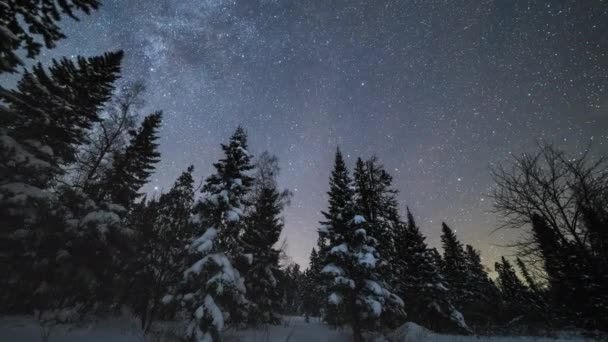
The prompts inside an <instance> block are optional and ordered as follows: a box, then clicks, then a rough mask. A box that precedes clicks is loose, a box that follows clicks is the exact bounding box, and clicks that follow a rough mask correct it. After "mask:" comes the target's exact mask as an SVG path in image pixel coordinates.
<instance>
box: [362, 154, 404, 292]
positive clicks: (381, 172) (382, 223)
mask: <svg viewBox="0 0 608 342" xmlns="http://www.w3.org/2000/svg"><path fill="white" fill-rule="evenodd" d="M353 176H354V188H355V195H356V196H355V198H356V200H355V201H356V203H355V204H356V206H357V208H358V211H359V212H360V213H361V215H363V216H364V217H365V219H366V220H367V221H368V224H369V225H370V229H371V231H370V234H371V235H372V236H373V237H374V238H376V239H377V240H378V251H379V252H380V253H381V254H382V255H383V256H384V258H385V260H386V261H387V263H388V264H389V265H387V272H388V274H387V276H389V277H390V276H391V274H393V272H392V270H391V264H392V259H393V257H394V256H395V254H396V251H395V231H396V230H397V229H398V226H399V225H401V218H400V215H399V208H398V203H397V199H396V195H397V190H395V189H393V187H392V182H393V178H392V177H391V175H389V174H388V172H386V170H385V169H384V167H383V166H382V165H380V164H379V163H378V160H377V158H376V157H372V158H370V159H369V160H367V161H363V160H362V159H361V158H359V159H357V162H356V165H355V172H354V175H353ZM390 280H391V281H392V280H393V279H390Z"/></svg>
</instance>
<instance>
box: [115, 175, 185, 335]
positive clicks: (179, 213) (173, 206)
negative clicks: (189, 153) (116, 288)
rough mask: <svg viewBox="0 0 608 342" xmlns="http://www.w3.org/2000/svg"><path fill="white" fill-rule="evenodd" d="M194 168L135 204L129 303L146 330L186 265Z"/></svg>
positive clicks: (162, 310)
mask: <svg viewBox="0 0 608 342" xmlns="http://www.w3.org/2000/svg"><path fill="white" fill-rule="evenodd" d="M193 170H194V167H193V166H190V167H188V169H187V170H186V171H185V172H183V173H182V174H181V175H180V176H179V178H178V179H177V180H176V181H175V183H174V185H173V187H172V188H171V190H169V192H167V193H163V194H161V195H160V197H159V198H158V199H153V200H151V201H148V202H146V201H145V199H144V200H143V201H142V202H141V203H139V204H137V205H135V207H134V209H133V210H132V211H131V213H130V215H129V221H130V222H129V227H131V228H132V229H134V230H135V231H136V232H137V233H138V237H137V238H138V239H137V251H136V253H137V254H136V261H135V262H133V263H132V264H130V265H128V267H127V272H128V273H129V274H130V278H131V279H130V281H129V290H130V291H128V292H127V295H128V300H127V301H128V303H129V304H130V305H131V306H132V307H133V308H134V311H135V314H136V315H137V316H138V317H139V318H140V320H141V328H142V330H144V331H147V329H148V327H149V326H150V323H151V322H152V321H154V319H156V318H157V317H158V316H159V315H160V314H161V313H163V312H166V311H167V310H166V308H165V307H163V306H161V305H160V304H161V303H160V299H161V298H162V297H163V296H164V295H165V294H166V293H167V292H168V291H169V292H171V291H174V290H175V289H174V288H172V286H174V285H175V284H176V283H177V282H179V281H180V280H181V276H182V270H183V269H184V268H185V267H186V265H185V260H184V258H185V253H184V251H183V246H184V243H185V242H186V241H187V239H188V238H189V237H190V234H191V231H190V223H189V221H190V215H191V212H192V205H193V202H194V188H193V186H194V180H193V178H192V172H193Z"/></svg>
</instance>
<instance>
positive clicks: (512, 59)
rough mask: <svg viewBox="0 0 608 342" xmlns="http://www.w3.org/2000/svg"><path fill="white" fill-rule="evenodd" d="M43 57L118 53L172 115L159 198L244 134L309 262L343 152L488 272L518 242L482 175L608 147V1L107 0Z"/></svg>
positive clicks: (292, 241)
mask: <svg viewBox="0 0 608 342" xmlns="http://www.w3.org/2000/svg"><path fill="white" fill-rule="evenodd" d="M63 26H64V28H65V31H66V34H67V36H68V39H66V40H64V41H62V42H61V43H59V45H58V48H57V49H54V50H52V51H47V52H45V57H44V58H51V57H58V56H62V55H76V54H82V55H94V54H100V53H102V52H104V51H107V50H114V49H124V50H125V52H126V59H125V63H124V79H125V80H133V79H142V80H144V81H145V82H146V83H147V86H148V91H147V96H146V100H147V108H148V109H149V110H152V109H162V110H164V112H165V124H164V127H163V129H162V140H161V144H162V147H161V152H162V154H163V161H162V162H161V164H160V165H159V167H158V171H157V173H156V174H155V175H154V177H153V182H152V184H151V185H150V187H149V190H150V191H154V187H157V189H167V188H168V187H169V186H170V185H171V183H172V182H173V180H174V179H175V178H176V177H177V176H178V175H179V173H180V172H181V171H182V170H183V169H185V168H186V167H187V165H188V164H190V163H192V164H194V166H195V168H196V174H197V175H198V176H199V177H202V176H206V175H208V174H209V173H210V172H211V164H212V163H213V162H214V161H215V160H216V159H217V158H218V157H219V154H220V148H219V143H220V142H223V141H225V140H226V138H227V137H228V136H229V135H230V133H231V132H232V131H233V130H234V129H235V127H236V126H237V125H239V124H241V125H243V126H244V127H245V128H246V129H247V130H248V132H249V134H250V145H251V146H250V151H251V152H252V153H255V154H259V153H261V152H262V151H263V150H269V151H271V152H273V153H275V154H277V155H278V156H279V158H280V161H281V165H282V167H283V174H282V179H281V182H282V184H283V185H284V186H285V187H287V188H290V189H291V190H292V191H293V192H294V193H295V197H294V200H293V203H292V206H291V207H290V208H289V209H288V210H287V212H286V215H285V216H286V229H285V232H284V236H285V237H287V239H288V243H289V249H288V251H289V253H290V254H291V255H292V257H293V258H294V260H295V261H297V262H300V263H303V264H305V263H306V262H307V258H308V253H309V252H310V250H311V248H312V247H313V245H314V242H315V240H316V229H317V227H318V223H317V222H318V221H319V219H320V215H319V211H320V210H321V209H323V208H324V207H325V206H326V197H325V192H326V191H327V188H328V185H327V183H328V177H329V172H330V169H331V165H332V161H333V154H334V151H335V148H336V145H340V146H341V148H342V150H343V152H344V153H345V154H346V155H347V156H348V157H349V161H350V162H354V159H355V158H356V157H358V156H362V157H365V158H367V157H369V156H371V155H372V154H376V155H377V156H378V157H379V158H380V160H381V162H383V163H384V165H385V166H386V168H387V169H388V170H389V171H390V172H391V173H392V174H393V176H394V178H395V186H396V188H398V189H399V190H400V191H401V193H400V196H399V198H400V200H401V205H402V207H403V208H405V206H406V205H408V206H410V208H411V209H412V210H413V212H414V214H415V215H416V217H417V219H418V223H419V224H420V225H421V227H422V230H423V232H424V233H425V234H426V235H427V236H428V237H429V240H428V241H429V242H430V243H431V244H432V245H435V246H437V245H438V243H439V239H438V237H439V233H440V223H441V221H443V220H445V221H446V222H447V223H448V224H449V225H451V226H452V228H454V229H456V230H457V234H458V236H459V237H460V238H461V239H462V240H463V241H464V242H466V243H471V244H473V245H475V246H476V247H477V248H479V249H481V250H482V255H483V256H484V257H485V260H486V262H487V263H488V264H490V263H491V262H492V261H493V260H495V259H496V258H497V257H499V255H500V254H502V253H507V254H508V253H510V252H509V251H508V250H504V249H498V248H495V247H493V246H492V244H504V243H506V241H508V240H509V239H511V238H512V237H513V236H515V234H513V233H509V232H498V233H494V234H492V235H491V234H490V233H491V231H492V230H493V229H494V228H495V227H496V218H495V217H494V216H493V215H491V214H489V213H487V210H489V209H490V208H491V199H490V198H488V197H487V193H488V192H489V190H490V189H491V186H492V182H491V180H490V177H489V174H488V169H489V167H490V165H492V164H493V163H498V162H502V161H505V160H507V159H508V158H509V154H510V153H522V152H523V151H525V150H528V149H530V148H533V147H534V142H535V140H536V139H543V140H546V141H549V142H552V143H555V144H556V145H557V146H559V147H562V148H565V149H567V150H569V151H577V150H580V149H581V147H582V146H585V145H586V144H587V143H588V142H589V141H591V140H592V141H593V142H594V148H595V149H596V150H597V151H603V152H606V151H607V150H608V148H607V147H608V110H607V109H608V56H607V53H608V4H607V3H606V1H598V0H589V1H547V2H546V3H542V2H541V1H501V0H496V1H434V0H424V1H407V0H402V1H375V0H373V1H372V0H370V1H327V0H314V1H304V0H302V1H287V0H276V1H272V0H261V1H255V0H247V1H236V2H235V1H223V0H206V1H202V0H180V1H168V0H135V1H131V0H129V1H110V0H106V1H104V5H103V7H102V9H101V10H100V11H98V12H96V13H93V15H92V16H90V17H85V18H82V20H81V22H80V23H75V22H70V21H66V22H65V23H64V25H63Z"/></svg>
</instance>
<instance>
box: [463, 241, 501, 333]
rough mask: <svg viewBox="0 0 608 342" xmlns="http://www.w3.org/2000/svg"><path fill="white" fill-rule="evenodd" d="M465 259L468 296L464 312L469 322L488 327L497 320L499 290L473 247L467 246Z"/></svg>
mask: <svg viewBox="0 0 608 342" xmlns="http://www.w3.org/2000/svg"><path fill="white" fill-rule="evenodd" d="M465 257H466V269H467V273H466V284H465V288H466V291H467V294H468V296H467V299H466V301H465V303H463V307H462V311H463V313H464V314H465V316H466V317H467V320H468V321H470V322H474V323H475V324H478V325H479V324H483V325H488V324H490V323H493V320H494V319H495V318H496V317H495V316H496V312H495V310H496V308H495V307H493V305H495V304H496V303H498V302H500V296H499V292H498V289H497V288H496V285H494V282H493V281H492V280H491V279H490V277H489V276H488V273H487V272H486V270H485V267H484V266H483V265H482V263H481V255H480V253H479V252H478V251H477V250H475V248H473V246H471V245H466V250H465Z"/></svg>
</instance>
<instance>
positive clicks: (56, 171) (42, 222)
mask: <svg viewBox="0 0 608 342" xmlns="http://www.w3.org/2000/svg"><path fill="white" fill-rule="evenodd" d="M121 59H122V52H116V53H108V54H105V55H103V56H100V57H93V58H82V57H79V58H78V59H77V60H76V61H75V62H74V61H71V60H68V59H62V60H61V61H53V64H52V66H51V67H50V68H49V69H48V71H47V70H45V69H44V68H43V67H42V66H41V65H38V66H35V67H34V68H33V70H32V71H31V72H26V73H24V75H23V77H22V78H21V80H20V81H19V82H18V84H17V88H16V89H15V90H12V91H8V90H5V89H0V97H1V98H2V100H3V101H4V102H5V103H6V104H7V105H8V106H6V107H4V106H2V107H1V108H0V111H2V120H3V125H2V126H3V128H2V129H0V154H1V155H2V158H0V179H1V181H0V208H1V209H0V216H1V218H2V223H3V232H2V236H1V238H0V239H1V240H0V241H1V245H2V250H3V251H4V253H3V256H2V259H1V265H2V269H3V272H2V273H3V274H10V275H11V276H10V277H6V278H3V279H5V281H3V282H2V287H3V289H4V291H3V292H4V293H8V294H11V298H9V299H8V301H7V302H5V303H9V304H8V305H7V306H6V307H8V308H9V310H15V311H19V312H29V311H31V310H33V309H37V310H39V311H46V312H48V311H53V310H58V309H61V308H67V307H75V306H80V307H82V306H87V305H91V304H92V303H93V302H94V301H96V300H97V299H98V296H97V293H98V290H99V289H100V287H102V285H101V284H102V281H101V279H100V278H101V277H103V272H104V271H102V269H103V267H100V266H101V265H106V263H107V262H108V260H105V259H100V256H101V255H102V254H101V253H100V250H107V246H108V241H109V240H110V236H111V235H113V234H114V233H119V231H120V228H119V227H118V225H117V223H118V221H119V219H118V216H117V215H116V212H115V211H114V210H111V208H108V207H107V206H104V207H101V206H100V205H99V204H97V203H95V202H94V201H92V200H91V199H89V198H88V197H87V196H86V195H85V194H82V193H79V192H78V191H73V189H70V188H69V187H67V186H57V184H56V182H55V181H56V180H57V179H58V178H60V177H62V176H63V174H64V170H65V169H66V168H68V167H69V165H71V164H72V163H73V162H74V160H75V158H76V150H77V147H78V145H79V144H82V143H83V142H84V141H85V138H84V136H85V134H86V132H87V131H88V129H90V127H91V126H92V125H93V124H94V123H95V122H97V121H98V120H99V117H98V111H99V110H100V108H101V107H102V106H103V105H104V103H105V102H106V101H107V100H108V99H109V98H110V96H111V94H112V91H113V83H114V81H115V80H116V79H117V78H118V77H119V72H120V61H121ZM95 252H97V253H98V254H97V255H95V257H94V258H90V257H87V256H93V255H91V253H95ZM12 304H15V305H12Z"/></svg>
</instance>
